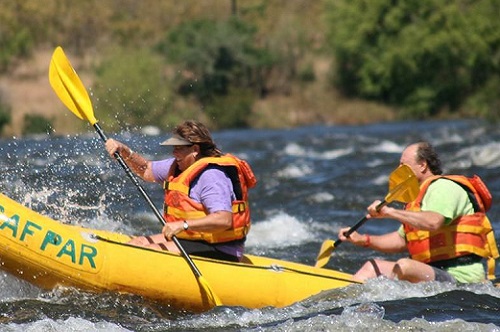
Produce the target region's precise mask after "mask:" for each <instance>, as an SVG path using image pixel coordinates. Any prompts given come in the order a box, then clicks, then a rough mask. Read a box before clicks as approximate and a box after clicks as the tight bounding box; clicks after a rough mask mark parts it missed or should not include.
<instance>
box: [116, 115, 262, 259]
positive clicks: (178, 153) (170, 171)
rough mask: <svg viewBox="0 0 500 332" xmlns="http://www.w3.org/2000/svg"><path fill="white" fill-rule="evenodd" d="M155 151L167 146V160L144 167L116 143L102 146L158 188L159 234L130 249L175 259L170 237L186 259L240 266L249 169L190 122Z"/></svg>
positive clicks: (199, 125)
mask: <svg viewBox="0 0 500 332" xmlns="http://www.w3.org/2000/svg"><path fill="white" fill-rule="evenodd" d="M161 145H164V146H173V158H168V159H165V160H159V161H150V160H147V159H145V158H144V157H143V156H141V155H140V154H138V153H137V152H134V151H132V150H131V149H130V148H129V147H128V146H126V145H125V144H123V143H121V142H118V141H116V140H114V139H108V141H107V142H106V150H107V151H108V153H109V154H110V156H113V155H114V153H115V152H119V153H120V155H121V156H122V158H123V159H124V161H125V162H126V163H127V165H128V166H129V167H130V168H131V169H132V171H133V172H134V173H135V174H137V175H138V176H140V177H141V178H142V179H143V180H145V181H149V182H160V183H164V188H165V198H164V219H165V221H166V224H165V226H164V227H163V230H162V232H161V233H159V234H155V235H149V236H138V237H135V238H133V239H132V240H131V241H130V243H131V244H134V245H137V246H143V247H149V248H154V249H158V250H168V251H172V252H177V253H178V252H179V249H178V248H177V246H176V245H175V244H174V243H173V242H172V241H171V240H172V236H174V235H175V236H176V237H178V238H179V242H180V243H181V245H182V247H183V248H184V249H185V250H186V252H187V253H188V254H192V255H198V256H203V257H210V258H216V259H223V260H229V261H240V260H241V259H242V257H243V252H244V243H245V239H246V235H247V233H248V231H249V229H250V209H249V204H248V189H249V188H252V187H253V186H255V184H256V179H255V176H254V174H253V172H252V170H251V168H250V166H249V165H248V164H247V163H246V162H245V161H243V160H241V159H238V158H237V157H235V156H233V155H230V154H223V153H222V152H221V151H220V150H219V149H218V148H217V146H216V145H215V143H214V141H213V139H212V137H211V135H210V132H209V131H208V129H207V128H206V126H205V125H203V124H202V123H200V122H196V121H185V122H183V123H182V124H180V125H178V126H177V127H175V128H174V130H173V135H172V136H171V137H170V138H168V139H167V140H165V141H164V142H162V143H161Z"/></svg>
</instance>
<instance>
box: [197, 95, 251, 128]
mask: <svg viewBox="0 0 500 332" xmlns="http://www.w3.org/2000/svg"><path fill="white" fill-rule="evenodd" d="M254 99H255V95H254V93H253V92H252V91H251V90H249V89H232V90H231V91H230V93H228V94H226V95H224V96H215V97H214V98H213V101H212V102H211V103H210V104H208V105H207V106H206V107H205V112H206V115H207V117H208V119H209V121H210V123H211V124H212V125H211V127H212V128H216V129H220V128H245V127H249V123H248V121H249V117H250V114H251V112H252V104H253V102H254Z"/></svg>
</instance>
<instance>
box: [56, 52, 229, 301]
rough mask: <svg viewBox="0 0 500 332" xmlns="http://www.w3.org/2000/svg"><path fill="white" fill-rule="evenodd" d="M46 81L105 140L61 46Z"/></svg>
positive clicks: (201, 279)
mask: <svg viewBox="0 0 500 332" xmlns="http://www.w3.org/2000/svg"><path fill="white" fill-rule="evenodd" d="M49 81H50V85H51V86H52V89H54V91H55V93H56V94H57V96H58V97H59V99H61V101H62V102H63V104H64V105H66V107H67V108H68V109H69V110H70V111H71V112H73V113H74V114H75V115H76V116H77V117H79V118H80V119H82V120H87V121H88V122H89V123H90V124H91V125H92V126H93V127H94V129H95V130H96V131H97V133H98V134H99V136H100V137H101V138H102V140H103V141H104V142H106V140H107V137H106V135H105V134H104V132H103V130H102V129H101V127H100V126H99V124H98V123H97V120H96V118H95V116H94V110H93V108H92V102H91V101H90V98H89V95H88V93H87V90H86V89H85V87H84V86H83V83H82V81H81V80H80V78H79V77H78V75H77V73H76V72H75V70H74V69H73V67H72V66H71V63H70V62H69V60H68V58H67V57H66V55H65V54H64V51H63V49H62V48H61V47H57V48H56V49H55V51H54V53H53V55H52V59H51V61H50V68H49ZM114 157H115V158H116V160H117V161H118V162H119V164H120V165H121V166H122V167H123V169H124V170H125V172H126V173H127V175H128V177H129V178H130V179H131V180H132V182H133V183H134V184H135V186H136V187H137V188H138V189H139V191H140V192H141V194H142V196H143V197H144V198H145V199H146V201H147V202H148V204H149V206H150V207H151V209H152V210H153V212H154V214H155V215H156V217H157V218H158V220H159V221H160V222H161V223H162V224H163V225H164V224H165V220H164V219H163V216H162V215H161V214H160V212H159V211H158V209H157V208H156V207H155V205H154V204H153V202H152V201H151V199H150V198H149V195H148V194H147V193H146V191H145V190H144V189H143V188H142V186H141V185H140V183H139V182H138V181H137V179H136V178H135V176H134V174H133V173H132V171H131V170H130V168H129V167H128V165H127V164H126V163H125V161H124V160H123V158H122V157H121V156H120V154H119V153H118V152H115V154H114ZM172 240H173V241H174V243H175V245H176V246H177V247H178V248H179V250H180V252H181V254H182V256H183V257H184V258H185V260H186V262H187V263H188V264H189V267H190V268H191V271H192V272H193V274H194V275H195V276H196V279H197V280H198V283H199V285H200V286H201V287H202V288H203V289H204V291H205V294H206V295H207V298H208V300H209V301H210V303H211V304H212V305H213V306H219V305H222V303H221V301H220V299H219V298H218V297H217V295H216V294H215V293H214V291H213V290H212V288H211V287H210V285H209V284H208V282H207V281H206V280H205V278H204V277H203V276H202V275H201V272H200V270H198V268H197V267H196V265H195V264H194V262H193V261H192V260H191V257H189V255H188V254H187V253H186V251H185V250H184V248H183V247H182V245H181V244H180V242H179V240H177V237H175V236H173V237H172Z"/></svg>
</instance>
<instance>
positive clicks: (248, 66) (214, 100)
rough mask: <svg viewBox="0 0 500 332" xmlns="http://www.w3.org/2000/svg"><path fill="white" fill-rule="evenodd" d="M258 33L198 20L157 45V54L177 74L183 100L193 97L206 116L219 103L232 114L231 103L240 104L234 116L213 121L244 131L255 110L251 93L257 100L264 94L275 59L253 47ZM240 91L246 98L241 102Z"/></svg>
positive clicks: (241, 25) (232, 23) (237, 24)
mask: <svg viewBox="0 0 500 332" xmlns="http://www.w3.org/2000/svg"><path fill="white" fill-rule="evenodd" d="M255 32H256V29H255V27H253V26H252V25H249V24H247V23H245V22H243V21H241V20H239V19H236V18H231V19H229V20H227V21H218V22H216V21H211V20H196V21H192V22H187V23H185V24H181V25H180V26H178V27H176V28H174V29H172V30H171V31H169V32H168V34H167V36H166V38H165V40H164V41H163V42H161V43H160V44H159V45H158V51H159V52H160V53H161V54H163V55H164V56H165V57H166V59H168V60H169V61H171V62H174V63H175V64H176V65H177V66H178V68H179V71H178V73H179V75H178V76H177V79H176V82H177V83H176V85H177V89H176V90H177V91H178V92H179V93H180V94H181V95H184V96H187V95H194V96H195V97H196V98H197V100H198V101H199V102H200V103H201V104H202V105H203V107H204V108H206V109H208V110H214V109H217V108H219V107H220V106H221V103H222V104H224V105H225V106H224V107H222V108H224V109H225V110H228V107H229V106H230V105H229V102H228V101H231V102H233V103H236V104H237V105H233V106H231V107H230V109H231V111H230V113H231V116H227V117H226V118H225V119H224V120H220V121H219V120H217V119H215V121H216V122H217V123H219V125H221V124H222V123H224V126H230V127H234V126H242V125H245V124H246V120H244V119H245V118H246V117H248V116H249V114H250V109H251V104H252V100H251V99H252V98H250V97H249V92H251V91H253V95H254V98H256V97H257V96H259V95H260V94H261V93H262V91H263V90H264V89H265V80H264V78H263V76H262V75H263V73H264V71H265V69H266V68H268V67H271V66H272V64H273V61H274V59H273V57H272V56H271V55H270V54H269V52H268V51H267V50H266V49H264V48H258V47H256V46H255V43H254V41H253V36H254V34H255ZM235 91H237V92H235ZM240 91H245V93H244V94H243V95H244V98H243V100H241V101H238V96H241V94H240V93H239V92H240ZM242 105H245V106H242ZM238 112H240V114H237V113H238ZM215 113H217V112H215ZM219 115H221V114H219ZM231 119H232V120H231Z"/></svg>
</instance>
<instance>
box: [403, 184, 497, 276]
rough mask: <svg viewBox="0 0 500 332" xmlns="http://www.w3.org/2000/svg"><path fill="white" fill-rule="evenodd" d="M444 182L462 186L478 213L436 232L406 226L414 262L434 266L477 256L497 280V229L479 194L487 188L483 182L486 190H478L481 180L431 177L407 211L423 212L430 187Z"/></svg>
mask: <svg viewBox="0 0 500 332" xmlns="http://www.w3.org/2000/svg"><path fill="white" fill-rule="evenodd" d="M440 178H445V179H449V180H452V181H454V182H456V183H458V184H459V185H461V186H462V187H463V188H464V189H465V190H466V191H467V193H468V195H469V199H470V200H471V202H472V204H473V206H474V210H475V213H473V214H470V215H465V216H460V217H458V218H456V219H455V220H453V221H452V222H451V223H450V224H449V225H446V226H443V227H441V228H440V229H438V230H436V231H425V230H419V229H416V228H415V227H412V226H410V225H408V224H405V225H404V230H405V234H406V241H407V246H408V251H409V253H410V255H411V258H413V259H415V260H417V261H420V262H424V263H431V262H436V261H441V260H446V259H451V258H455V257H460V256H464V255H470V254H476V255H478V256H481V257H484V258H486V259H487V260H488V279H494V278H495V275H494V274H495V259H496V258H498V257H499V253H498V248H497V245H496V242H495V234H494V233H493V228H492V226H491V223H490V220H489V219H488V217H487V216H486V206H487V207H488V208H489V205H490V204H488V202H484V201H483V199H482V198H481V196H483V197H485V195H486V193H484V192H483V193H481V194H480V193H479V191H482V190H485V188H486V186H484V184H483V183H482V181H480V180H479V182H481V184H482V186H483V188H479V187H478V186H477V185H476V186H474V183H476V182H477V179H478V177H475V178H474V179H473V181H470V178H467V177H465V176H461V175H447V176H434V177H431V178H429V179H427V180H425V181H424V182H423V183H422V185H421V186H420V192H419V194H418V196H417V198H416V199H415V201H413V202H411V203H409V204H408V205H407V206H406V209H407V210H410V211H420V208H421V204H422V200H423V198H424V195H425V193H426V191H427V189H428V187H429V185H430V184H431V183H432V182H434V181H436V180H437V179H440ZM475 181H476V182H475ZM486 190H487V189H486ZM488 194H489V192H488ZM490 197H491V195H490Z"/></svg>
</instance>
